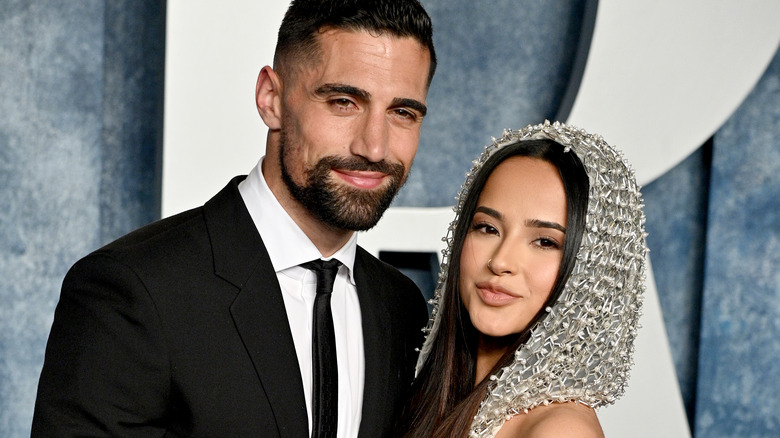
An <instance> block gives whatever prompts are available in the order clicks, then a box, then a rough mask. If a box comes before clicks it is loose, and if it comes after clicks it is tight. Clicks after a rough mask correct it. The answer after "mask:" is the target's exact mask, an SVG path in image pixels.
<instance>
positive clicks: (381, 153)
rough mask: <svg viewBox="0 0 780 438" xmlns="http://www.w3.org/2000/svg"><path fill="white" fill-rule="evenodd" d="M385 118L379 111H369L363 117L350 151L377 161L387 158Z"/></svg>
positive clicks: (387, 143)
mask: <svg viewBox="0 0 780 438" xmlns="http://www.w3.org/2000/svg"><path fill="white" fill-rule="evenodd" d="M387 123H388V121H387V118H386V117H385V114H384V113H383V112H381V111H373V112H372V111H369V112H368V113H367V114H366V117H365V118H364V119H363V121H362V123H361V125H360V127H359V132H358V134H357V135H356V136H355V138H354V140H353V142H352V146H351V147H350V151H351V152H352V154H353V155H359V156H361V157H363V158H365V159H367V160H368V161H371V162H374V163H376V162H379V161H382V160H384V159H385V158H387V154H388V149H389V132H388V126H387Z"/></svg>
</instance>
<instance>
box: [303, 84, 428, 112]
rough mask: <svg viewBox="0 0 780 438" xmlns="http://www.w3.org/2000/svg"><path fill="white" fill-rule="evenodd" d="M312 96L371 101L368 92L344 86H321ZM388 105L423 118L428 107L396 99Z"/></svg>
mask: <svg viewBox="0 0 780 438" xmlns="http://www.w3.org/2000/svg"><path fill="white" fill-rule="evenodd" d="M314 94H316V95H318V96H328V95H331V94H346V95H348V96H355V97H357V98H359V99H361V100H371V93H369V92H368V91H366V90H364V89H362V88H358V87H354V86H352V85H346V84H323V85H320V86H319V88H317V89H316V90H315V91H314ZM390 105H391V106H394V107H399V106H400V107H407V108H411V109H413V110H415V111H417V112H419V113H420V114H422V116H423V117H425V115H426V114H428V107H427V106H425V104H424V103H422V102H420V101H419V100H415V99H408V98H403V97H396V98H395V99H393V101H392V102H391V103H390Z"/></svg>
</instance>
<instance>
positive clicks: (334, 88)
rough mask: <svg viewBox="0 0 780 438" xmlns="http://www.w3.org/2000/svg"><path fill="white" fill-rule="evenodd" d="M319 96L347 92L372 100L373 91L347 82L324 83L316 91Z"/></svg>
mask: <svg viewBox="0 0 780 438" xmlns="http://www.w3.org/2000/svg"><path fill="white" fill-rule="evenodd" d="M314 94H316V95H318V96H327V95H330V94H347V95H349V96H355V97H358V98H360V99H362V100H371V93H369V92H368V91H366V90H363V89H362V88H358V87H353V86H352V85H345V84H323V85H321V86H320V87H319V88H317V89H316V90H315V91H314Z"/></svg>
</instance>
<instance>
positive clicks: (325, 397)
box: [301, 259, 341, 438]
mask: <svg viewBox="0 0 780 438" xmlns="http://www.w3.org/2000/svg"><path fill="white" fill-rule="evenodd" d="M301 266H303V267H304V268H306V269H310V270H312V271H314V272H315V273H316V274H317V296H316V298H314V321H313V324H312V327H313V331H312V380H313V382H312V383H313V385H312V386H313V388H312V417H313V425H312V435H311V436H312V438H335V437H336V426H337V425H338V412H339V406H338V389H339V375H338V371H339V370H338V363H337V360H336V335H335V333H334V331H333V316H332V314H331V312H330V295H331V292H333V281H334V280H335V279H336V273H337V272H338V270H339V266H341V263H340V262H339V261H338V260H336V259H331V260H328V261H325V260H314V261H311V262H308V263H304V264H302V265H301Z"/></svg>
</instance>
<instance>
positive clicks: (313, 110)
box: [280, 30, 430, 230]
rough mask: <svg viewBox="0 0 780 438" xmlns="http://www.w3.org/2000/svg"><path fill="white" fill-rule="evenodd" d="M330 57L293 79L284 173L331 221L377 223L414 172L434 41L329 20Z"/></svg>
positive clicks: (284, 132) (286, 94)
mask: <svg viewBox="0 0 780 438" xmlns="http://www.w3.org/2000/svg"><path fill="white" fill-rule="evenodd" d="M319 42H320V47H321V52H322V58H321V60H320V61H319V62H316V63H312V64H311V65H304V66H303V67H301V68H300V69H299V70H298V71H296V72H295V73H294V74H293V75H292V76H293V77H292V78H290V79H289V80H287V82H286V83H285V88H284V91H283V104H282V108H283V113H282V128H281V141H280V149H281V153H280V160H281V171H282V177H283V179H284V181H285V184H286V186H287V189H288V190H289V191H290V193H291V194H292V196H293V197H294V198H295V199H296V200H297V201H298V202H300V203H301V204H303V206H304V207H306V209H307V210H308V211H309V212H310V213H312V214H313V215H314V216H316V217H317V218H318V219H319V220H321V221H322V222H324V223H326V224H329V225H331V226H333V227H335V228H339V229H345V230H366V229H369V228H371V227H373V226H374V225H375V224H376V223H377V221H378V220H379V218H380V217H381V216H382V213H384V211H385V210H386V209H387V207H388V206H389V205H390V202H391V201H392V199H393V197H394V196H395V194H396V192H397V191H398V189H399V188H400V187H401V185H402V184H403V182H404V181H405V180H406V177H407V175H408V173H409V168H410V167H411V165H412V161H413V159H414V155H415V153H416V152H417V145H418V142H419V139H420V127H421V125H422V119H423V117H424V116H425V112H426V108H425V98H426V95H427V92H428V87H427V79H428V68H429V63H430V60H429V55H428V51H427V50H426V49H425V47H424V46H422V45H421V44H420V43H419V42H417V41H416V40H414V39H412V38H397V37H394V36H389V35H381V36H372V35H371V34H369V33H367V32H348V31H341V30H328V31H325V32H323V33H322V34H321V35H320V36H319Z"/></svg>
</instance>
